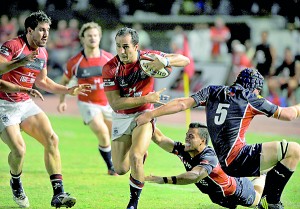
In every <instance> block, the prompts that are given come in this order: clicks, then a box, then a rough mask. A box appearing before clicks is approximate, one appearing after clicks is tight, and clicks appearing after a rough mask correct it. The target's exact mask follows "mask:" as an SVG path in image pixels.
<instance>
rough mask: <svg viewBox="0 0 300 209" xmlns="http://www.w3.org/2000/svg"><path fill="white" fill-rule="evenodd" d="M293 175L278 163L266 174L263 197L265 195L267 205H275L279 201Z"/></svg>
mask: <svg viewBox="0 0 300 209" xmlns="http://www.w3.org/2000/svg"><path fill="white" fill-rule="evenodd" d="M293 173H294V172H293V171H290V170H289V169H288V168H287V167H285V166H284V165H282V164H281V163H280V162H278V163H277V164H276V166H275V167H274V168H272V169H271V170H270V171H269V172H268V173H267V177H266V184H265V188H264V192H263V196H265V195H266V198H267V202H268V203H270V204H276V203H278V202H279V201H280V197H281V194H282V191H283V189H284V187H285V185H286V184H287V182H288V181H289V179H290V177H291V176H292V174H293Z"/></svg>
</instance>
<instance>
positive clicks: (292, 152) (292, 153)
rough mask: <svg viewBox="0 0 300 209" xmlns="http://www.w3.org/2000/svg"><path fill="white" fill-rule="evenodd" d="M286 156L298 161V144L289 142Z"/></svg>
mask: <svg viewBox="0 0 300 209" xmlns="http://www.w3.org/2000/svg"><path fill="white" fill-rule="evenodd" d="M287 156H288V157H291V158H293V159H294V160H295V161H297V162H298V161H299V160H300V145H299V144H298V143H296V142H289V147H288V151H287Z"/></svg>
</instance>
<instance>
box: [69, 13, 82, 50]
mask: <svg viewBox="0 0 300 209" xmlns="http://www.w3.org/2000/svg"><path fill="white" fill-rule="evenodd" d="M68 30H69V33H70V37H71V44H70V46H71V48H72V52H74V51H77V50H78V48H80V40H79V37H78V34H79V21H78V20H77V19H75V18H72V19H71V20H69V28H68ZM72 54H73V53H72Z"/></svg>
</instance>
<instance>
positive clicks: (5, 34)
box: [0, 15, 17, 45]
mask: <svg viewBox="0 0 300 209" xmlns="http://www.w3.org/2000/svg"><path fill="white" fill-rule="evenodd" d="M16 27H17V23H16V20H15V18H12V21H10V20H9V18H8V16H7V15H2V16H1V19H0V45H2V44H3V43H4V42H5V41H7V40H9V39H11V38H13V37H15V36H16V34H17V28H16Z"/></svg>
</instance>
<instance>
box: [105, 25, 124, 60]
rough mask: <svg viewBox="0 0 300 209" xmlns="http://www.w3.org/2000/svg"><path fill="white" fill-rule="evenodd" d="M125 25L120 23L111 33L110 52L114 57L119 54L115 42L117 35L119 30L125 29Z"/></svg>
mask: <svg viewBox="0 0 300 209" xmlns="http://www.w3.org/2000/svg"><path fill="white" fill-rule="evenodd" d="M123 27H124V25H123V24H121V23H118V24H117V25H116V26H115V29H114V30H112V31H111V33H110V36H109V39H110V50H109V52H110V53H112V54H113V55H116V54H117V49H116V41H115V38H116V34H117V32H118V30H119V29H120V28H123Z"/></svg>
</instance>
